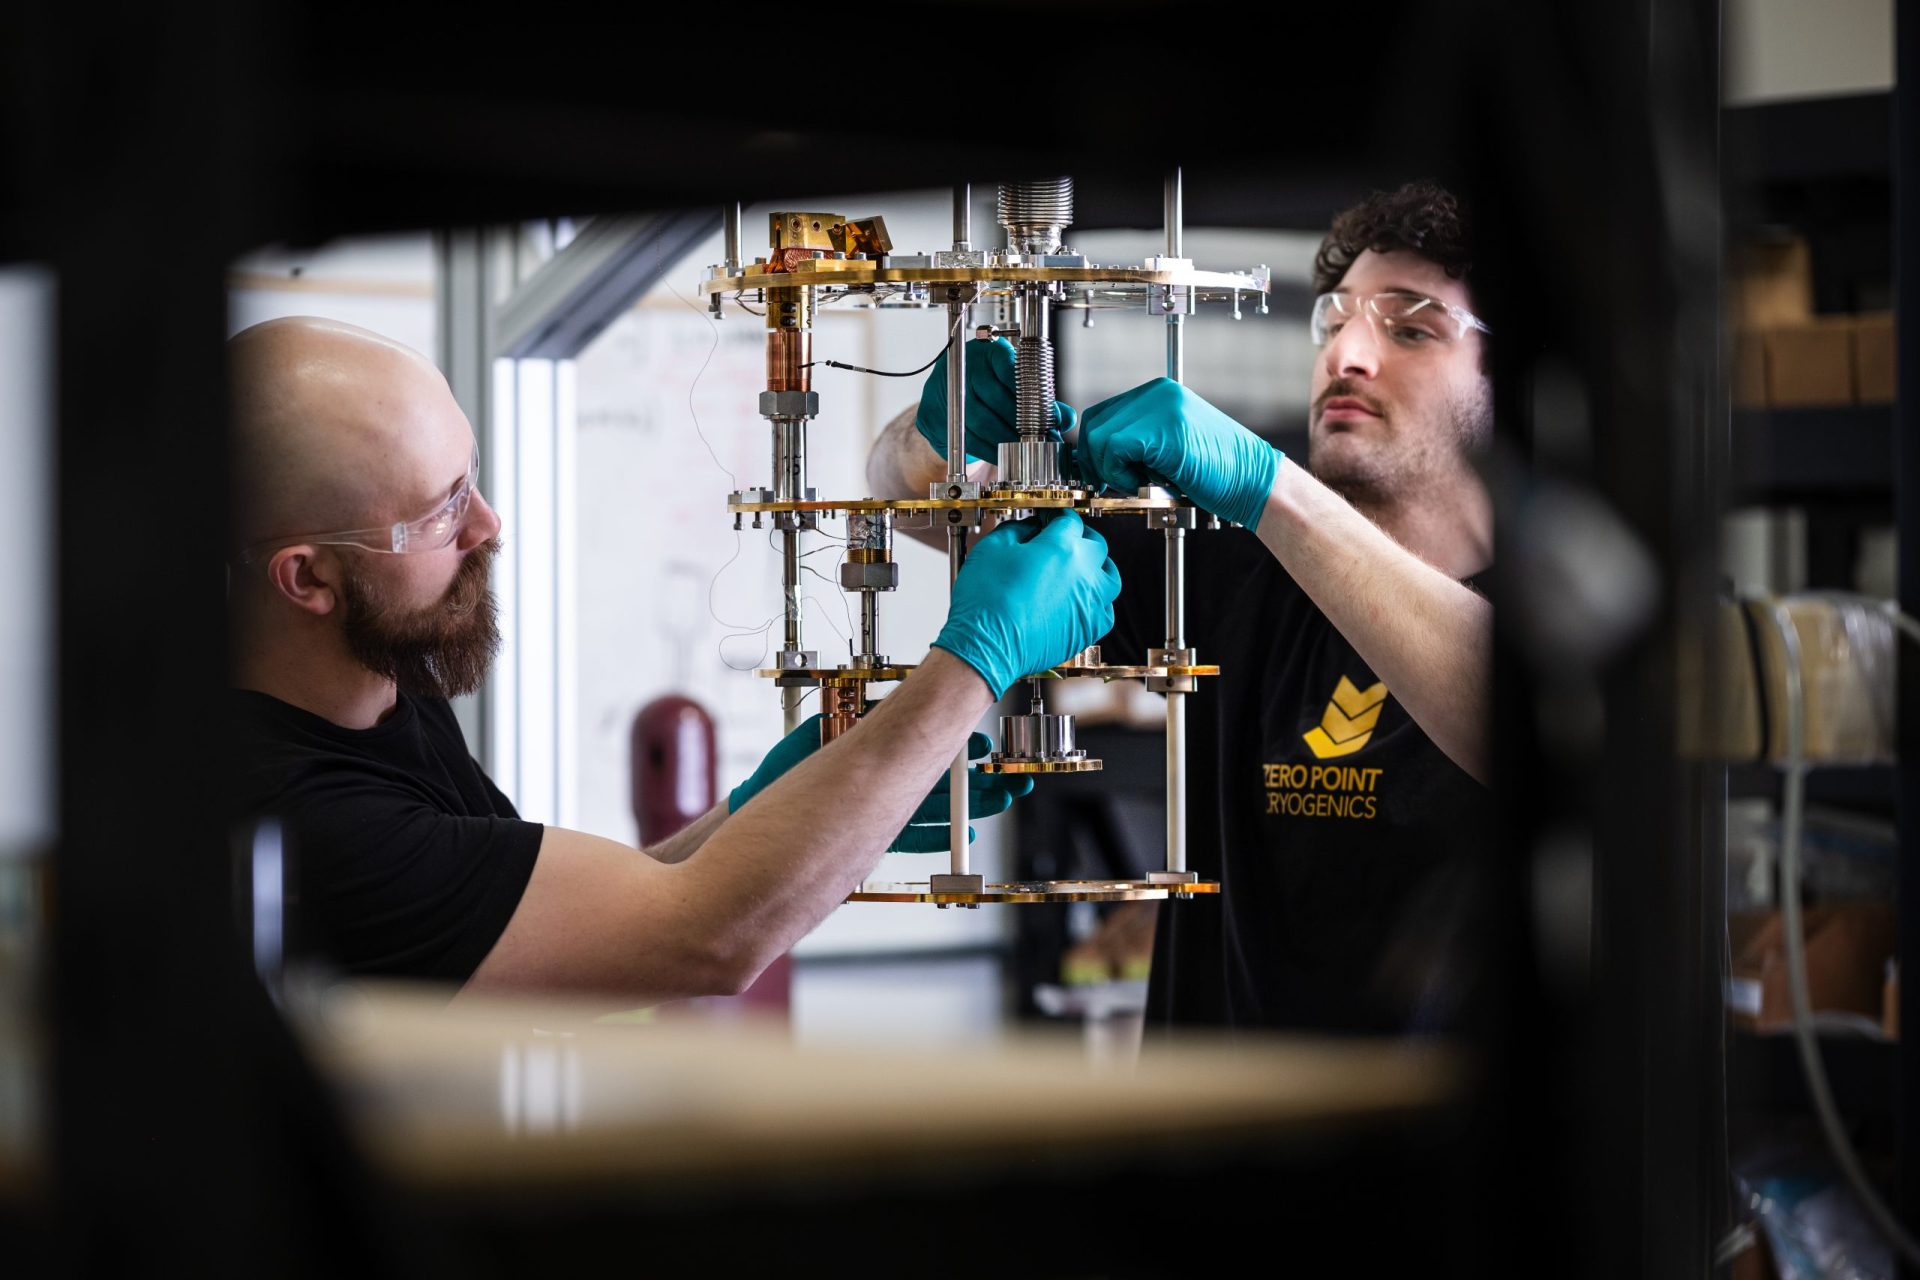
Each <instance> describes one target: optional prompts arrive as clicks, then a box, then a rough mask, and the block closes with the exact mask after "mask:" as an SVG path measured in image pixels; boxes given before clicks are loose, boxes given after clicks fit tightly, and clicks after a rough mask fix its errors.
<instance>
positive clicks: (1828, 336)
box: [1766, 316, 1854, 409]
mask: <svg viewBox="0 0 1920 1280" xmlns="http://www.w3.org/2000/svg"><path fill="white" fill-rule="evenodd" d="M1853 330H1854V325H1853V317H1852V316H1822V317H1818V318H1815V319H1812V320H1806V321H1802V322H1801V323H1799V324H1794V325H1780V326H1775V327H1773V328H1770V329H1768V330H1767V333H1766V366H1767V374H1766V379H1767V404H1768V405H1770V406H1771V407H1773V408H1775V409H1786V408H1796V407H1804V406H1812V405H1830V404H1852V403H1853Z"/></svg>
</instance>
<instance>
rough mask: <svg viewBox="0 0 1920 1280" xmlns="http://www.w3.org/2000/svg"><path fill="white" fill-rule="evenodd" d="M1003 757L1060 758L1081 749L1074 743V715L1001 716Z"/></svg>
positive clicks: (1021, 758) (1027, 758)
mask: <svg viewBox="0 0 1920 1280" xmlns="http://www.w3.org/2000/svg"><path fill="white" fill-rule="evenodd" d="M999 754H1000V756H1001V757H1002V758H1004V759H1014V760H1060V759H1064V758H1067V757H1071V756H1074V755H1076V754H1085V753H1084V752H1079V751H1078V750H1077V749H1076V748H1075V747H1074V745H1073V717H1072V716H1070V715H1069V716H1056V715H1048V714H1047V713H1045V712H1041V713H1040V714H1037V715H1023V716H1001V717H1000V753H999Z"/></svg>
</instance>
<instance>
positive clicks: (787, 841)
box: [686, 649, 992, 964]
mask: <svg viewBox="0 0 1920 1280" xmlns="http://www.w3.org/2000/svg"><path fill="white" fill-rule="evenodd" d="M991 703H992V697H991V695H990V694H989V692H988V690H987V686H986V683H985V681H983V680H982V679H981V678H980V676H979V675H978V674H977V673H975V672H974V670H973V668H971V667H969V666H968V665H967V664H966V663H964V662H962V661H960V660H959V659H958V658H955V657H953V656H952V655H951V654H949V653H947V652H945V651H944V650H940V649H935V650H933V651H932V652H930V653H929V654H928V655H927V660H926V662H925V663H923V664H922V665H921V667H920V668H919V670H917V671H916V672H914V674H913V675H912V676H911V677H909V678H908V679H907V680H905V681H903V682H902V683H901V685H900V687H899V688H898V689H896V690H895V691H894V692H893V694H892V695H891V696H889V697H887V698H885V699H884V700H882V701H881V703H880V705H879V706H878V707H876V708H874V710H873V711H871V712H870V713H868V715H867V716H866V717H865V718H864V719H863V720H862V721H861V723H860V724H858V725H856V726H855V727H854V729H853V730H852V731H851V732H849V733H847V734H846V735H845V736H844V737H841V738H839V739H837V740H836V741H834V742H832V743H829V744H828V745H826V746H825V747H822V748H821V749H820V751H819V752H818V753H817V754H815V755H814V756H812V757H811V758H810V759H808V760H807V761H806V762H805V763H804V764H802V765H800V766H799V767H797V768H795V769H794V770H793V771H792V772H790V773H788V774H787V775H786V776H784V777H782V778H781V779H779V780H778V781H777V782H775V783H774V784H773V785H772V786H770V787H768V788H767V789H766V790H765V791H763V792H762V793H761V794H760V795H758V796H756V797H755V798H754V800H753V802H752V803H750V804H748V805H746V806H745V807H743V808H742V809H741V810H740V812H739V813H736V814H734V815H733V816H732V817H731V818H729V819H727V821H726V822H725V824H724V825H723V826H722V827H721V828H720V829H719V830H718V831H717V832H715V833H714V834H713V835H712V836H711V837H710V838H709V839H708V840H707V841H706V843H705V845H704V846H702V847H701V849H700V856H699V857H697V858H695V859H694V860H693V861H692V862H690V863H688V864H687V867H686V871H687V872H688V873H690V874H692V875H693V876H695V877H696V883H697V888H696V889H695V892H694V900H693V901H692V902H690V903H689V907H690V909H691V910H692V911H693V912H694V913H695V914H696V915H697V917H699V927H701V928H704V929H707V930H710V931H711V936H712V937H713V939H715V941H716V943H717V944H718V945H719V946H720V947H721V949H723V950H729V951H731V950H735V949H737V950H739V951H741V952H744V953H751V954H752V955H754V956H755V957H756V958H757V959H758V960H759V962H760V963H763V964H764V963H766V962H769V961H771V960H772V959H773V958H774V957H775V956H778V955H780V954H782V953H783V952H785V951H786V950H787V949H789V948H790V947H792V945H793V944H794V943H795V942H797V941H799V939H800V938H802V937H803V936H805V935H806V934H807V932H808V931H810V930H811V929H812V928H813V927H814V926H815V925H816V924H818V923H819V922H820V921H821V920H822V919H824V918H825V917H826V915H827V914H828V913H829V912H831V911H832V910H833V909H834V908H835V907H836V906H838V905H839V904H840V902H841V901H842V900H843V899H845V897H846V896H847V894H848V893H849V892H851V891H852V890H853V888H854V887H855V886H856V885H857V884H858V883H859V882H860V880H861V879H862V878H863V877H864V876H865V875H866V874H867V873H868V872H869V871H871V870H872V869H873V866H874V864H875V863H876V862H877V861H879V858H880V854H881V852H882V851H883V850H884V849H885V848H886V846H887V844H888V842H889V841H891V840H892V839H893V837H894V835H895V834H896V833H898V832H899V830H900V828H901V827H902V826H904V825H905V824H906V821H907V819H908V818H909V817H910V816H911V815H912V813H913V811H914V809H915V808H916V807H917V806H918V805H919V803H920V801H921V800H922V799H924V798H925V796H926V794H927V791H928V789H929V788H930V787H932V786H933V784H934V782H935V780H937V779H938V778H939V776H940V774H941V773H942V771H944V770H945V769H946V768H947V766H948V765H949V764H950V763H951V762H952V760H953V758H954V756H955V755H956V754H958V752H959V751H960V749H961V747H962V745H963V744H964V743H965V742H966V739H967V734H968V733H969V732H971V731H972V729H973V726H974V724H975V723H976V722H977V721H978V720H979V718H980V717H981V715H983V714H984V713H985V712H986V709H987V707H988V706H989V705H991Z"/></svg>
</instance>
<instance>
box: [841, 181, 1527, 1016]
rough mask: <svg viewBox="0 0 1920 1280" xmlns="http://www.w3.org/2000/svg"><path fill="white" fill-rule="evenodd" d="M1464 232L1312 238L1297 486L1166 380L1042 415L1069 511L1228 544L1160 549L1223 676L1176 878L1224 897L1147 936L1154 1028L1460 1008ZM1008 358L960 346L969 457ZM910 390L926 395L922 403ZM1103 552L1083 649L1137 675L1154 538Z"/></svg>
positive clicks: (910, 484)
mask: <svg viewBox="0 0 1920 1280" xmlns="http://www.w3.org/2000/svg"><path fill="white" fill-rule="evenodd" d="M1470 232H1471V229H1470V225H1469V221H1468V218H1467V215H1466V212H1465V210H1464V209H1463V208H1462V207H1461V205H1460V202H1459V201H1457V200H1456V199H1455V197H1454V196H1453V195H1452V194H1451V193H1449V192H1448V191H1446V190H1444V189H1443V188H1441V187H1439V186H1437V185H1435V184H1433V183H1431V182H1414V183H1409V184H1407V185H1406V186H1403V187H1401V188H1400V189H1399V190H1397V191H1393V192H1388V193H1375V194H1373V195H1371V196H1369V197H1368V198H1367V199H1366V200H1364V201H1362V202H1361V203H1359V204H1358V205H1356V206H1354V207H1353V208H1350V209H1348V210H1346V211H1344V212H1343V213H1341V214H1340V215H1339V216H1338V217H1336V218H1335V219H1334V221H1333V225H1332V229H1331V231H1330V232H1329V234H1328V235H1327V237H1326V239H1325V241H1324V243H1323V244H1322V245H1321V247H1320V251H1319V254H1318V256H1317V257H1316V259H1315V262H1314V288H1315V293H1316V297H1315V301H1314V305H1313V311H1312V314H1311V317H1310V323H1311V333H1312V337H1313V341H1314V342H1315V344H1316V345H1317V347H1318V354H1317V356H1316V358H1315V361H1314V367H1313V378H1312V391H1311V400H1310V405H1309V408H1310V414H1309V421H1308V450H1307V458H1306V461H1305V465H1302V463H1301V461H1300V460H1299V459H1296V458H1291V457H1287V456H1285V455H1283V454H1282V453H1281V452H1280V451H1279V450H1277V449H1275V448H1273V447H1272V446H1270V445H1269V444H1267V443H1266V442H1265V441H1263V440H1262V439H1260V437H1258V436H1256V435H1255V434H1254V433H1253V432H1251V431H1249V430H1247V429H1246V428H1245V427H1243V426H1241V425H1240V424H1239V423H1237V422H1235V421H1233V420H1232V419H1231V418H1230V417H1228V416H1227V415H1226V414H1224V413H1222V412H1221V411H1220V410H1218V409H1216V408H1214V407H1213V406H1212V405H1210V404H1208V403H1207V402H1206V400H1204V399H1203V398H1202V397H1201V396H1200V394H1198V393H1197V392H1196V391H1195V390H1194V389H1193V388H1191V387H1187V386H1183V385H1181V384H1178V383H1174V382H1171V381H1169V380H1168V379H1165V378H1156V379H1154V380H1153V381H1151V382H1147V383H1144V384H1142V385H1140V386H1137V387H1134V388H1132V389H1131V390H1128V391H1125V392H1122V393H1121V394H1119V395H1117V396H1114V397H1112V398H1110V399H1108V400H1104V401H1102V402H1100V403H1099V404H1096V405H1093V406H1091V407H1089V408H1087V409H1085V410H1084V411H1083V412H1081V413H1078V414H1075V413H1074V411H1073V410H1072V409H1071V408H1070V407H1069V406H1066V405H1062V406H1061V410H1060V421H1061V426H1062V434H1063V436H1064V437H1065V438H1066V439H1068V441H1069V442H1070V443H1072V444H1073V446H1074V451H1075V455H1076V457H1077V461H1078V465H1079V467H1080V471H1081V474H1082V476H1083V478H1084V479H1085V481H1086V482H1087V483H1088V484H1089V485H1091V486H1093V487H1096V488H1098V487H1105V488H1107V489H1111V490H1117V491H1120V492H1132V491H1134V490H1136V489H1138V488H1140V487H1142V486H1144V485H1149V484H1159V485H1166V486H1168V487H1170V488H1172V489H1175V490H1176V491H1178V492H1180V493H1182V494H1184V495H1185V496H1186V497H1187V498H1189V499H1190V500H1191V501H1192V502H1193V503H1194V504H1195V505H1196V506H1198V507H1201V508H1202V509H1204V510H1206V511H1208V512H1211V513H1212V514H1214V515H1217V516H1219V517H1221V518H1222V519H1223V520H1227V521H1231V522H1233V523H1234V524H1237V525H1239V526H1241V528H1240V529H1237V530H1236V529H1229V530H1223V531H1222V532H1220V533H1217V534H1202V535H1199V536H1195V537H1192V538H1190V539H1189V543H1188V546H1189V554H1188V556H1187V601H1188V604H1187V642H1188V644H1189V645H1191V646H1194V647H1195V648H1197V650H1198V652H1199V654H1200V655H1201V658H1202V660H1203V661H1207V662H1217V663H1219V664H1220V667H1221V672H1222V674H1221V676H1220V677H1219V678H1218V679H1217V680H1203V681H1201V682H1200V690H1199V692H1197V693H1195V694H1192V695H1189V697H1190V703H1191V711H1190V724H1189V736H1188V764H1189V784H1188V803H1189V814H1188V823H1189V825H1188V849H1189V858H1188V866H1189V867H1190V868H1191V869H1193V870H1195V871H1197V872H1198V873H1199V874H1200V875H1201V876H1202V877H1203V878H1205V879H1210V880H1212V879H1217V880H1219V881H1220V882H1221V886H1222V898H1221V901H1220V902H1219V904H1218V906H1217V907H1216V906H1215V905H1214V904H1212V903H1209V902H1206V901H1204V900H1202V901H1196V902H1193V903H1185V904H1180V905H1179V906H1177V907H1175V908H1172V909H1166V908H1163V909H1162V911H1161V920H1160V927H1159V929H1158V934H1157V937H1156V940H1155V948H1154V963H1153V976H1152V982H1151V984H1150V993H1149V998H1148V1013H1149V1018H1150V1021H1151V1023H1152V1025H1155V1026H1167V1025H1174V1024H1184V1025H1194V1024H1205V1025H1219V1026H1229V1027H1249V1028H1254V1027H1265V1028H1291V1029H1312V1030H1323V1031H1338V1032H1395V1031H1408V1030H1422V1029H1432V1028H1436V1027H1444V1026H1446V1025H1448V1023H1449V1022H1450V1020H1451V1019H1452V1017H1453V1015H1454V1014H1455V1013H1456V1012H1457V1010H1458V1005H1459V999H1460V996H1461V993H1462V989H1463V985H1464V983H1465V981H1466V977H1465V975H1464V974H1463V973H1462V972H1460V971H1459V970H1458V969H1457V968H1456V967H1455V966H1454V963H1453V962H1454V960H1455V959H1456V958H1457V957H1458V956H1459V955H1460V954H1461V950H1462V949H1461V948H1460V947H1459V946H1458V935H1459V930H1460V928H1461V925H1462V921H1463V919H1464V907H1463V903H1464V902H1465V901H1467V898H1468V895H1467V894H1466V893H1465V891H1464V889H1463V885H1465V884H1466V883H1468V877H1469V874H1470V873H1471V871H1472V870H1473V869H1474V867H1475V865H1476V863H1477V862H1478V860H1479V859H1480V858H1482V857H1483V856H1484V854H1485V852H1486V849H1487V848H1488V847H1489V843H1490V841H1489V835H1490V828H1491V823H1490V817H1491V813H1490V811H1491V796H1490V793H1489V791H1488V789H1487V786H1486V782H1487V769H1488V763H1487V761H1488V754H1489V753H1488V744H1487V742H1486V740H1485V735H1486V720H1487V705H1488V698H1489V686H1490V683H1491V669H1490V668H1491V648H1492V634H1493V609H1492V606H1491V605H1490V604H1489V603H1488V601H1487V599H1486V598H1485V596H1484V595H1482V594H1481V592H1480V591H1479V590H1478V588H1477V585H1476V579H1480V578H1483V577H1484V575H1485V574H1486V572H1487V571H1488V570H1489V568H1490V567H1491V563H1492V549H1493V515H1492V504H1491V501H1490V499H1489V497H1488V494H1487V491H1486V488H1485V486H1484V484H1483V483H1482V482H1481V480H1480V477H1479V475H1478V472H1477V470H1476V467H1475V461H1474V459H1475V455H1476V454H1477V453H1478V452H1479V451H1480V450H1481V449H1483V448H1484V446H1485V445H1486V443H1487V442H1488V440H1489V438H1490V436H1491V434H1492V401H1493V397H1492V385H1491V379H1490V376H1489V372H1488V369H1489V361H1488V342H1489V341H1490V338H1491V331H1490V329H1489V328H1488V326H1487V325H1486V324H1485V323H1484V322H1483V321H1482V320H1481V319H1480V318H1479V317H1478V316H1477V315H1476V314H1475V301H1474V298H1473V294H1472V288H1471V273H1472V257H1473V253H1472V242H1471V234H1470ZM1012 358H1013V353H1012V350H1011V348H1010V347H1008V345H1007V344H1006V343H1004V342H994V341H975V342H971V343H969V344H968V365H969V370H968V373H969V377H968V388H969V397H968V400H969V403H968V411H967V429H968V437H969V441H970V443H971V442H972V441H973V440H974V439H975V438H976V437H978V438H979V439H980V440H981V441H983V442H984V443H987V444H990V443H992V442H993V439H994V437H995V434H996V431H997V430H998V424H1000V423H1005V424H1011V423H1012V422H1013V421H1014V413H1013V409H1012V403H1011V397H1012V392H1011V387H1012V385H1013V379H1012V377H1011V376H1006V377H1004V378H1003V377H999V376H996V374H997V373H1008V372H1010V365H1011V361H1012ZM1002 364H1005V365H1008V366H1009V369H1000V368H999V366H1000V365H1002ZM936 383H937V384H938V386H939V390H940V392H941V394H942V395H943V394H944V385H945V369H944V367H940V368H936V369H935V370H934V372H933V374H932V376H931V378H930V379H929V382H928V389H929V390H928V395H929V396H932V395H933V393H934V388H935V384H936ZM996 396H998V397H999V399H1000V400H1004V401H1005V402H1006V403H996V402H995V397H996ZM939 403H940V404H941V405H944V400H943V399H941V400H940V401H939ZM925 404H926V399H925V398H923V407H922V409H921V411H919V412H917V413H916V412H912V411H910V412H908V413H906V414H902V415H901V417H900V418H898V419H897V420H896V421H895V422H894V423H893V424H891V425H890V426H889V427H888V429H887V431H886V432H885V433H884V434H883V436H882V438H881V440H880V442H879V443H878V444H877V445H876V446H875V450H874V454H873V456H872V458H871V459H870V461H869V468H868V476H869V479H870V480H871V481H872V483H873V484H874V486H875V492H879V493H898V494H900V495H901V496H909V495H912V494H916V493H921V494H924V493H925V492H926V491H927V488H926V487H927V483H928V482H929V481H930V480H935V479H939V478H940V477H941V476H943V475H944V473H945V463H944V454H943V453H942V452H941V451H942V450H943V449H944V445H945V439H946V426H945V415H944V410H942V411H941V412H939V413H930V412H927V411H926V409H925V407H924V406H925ZM1005 434H1006V435H1007V436H1008V437H1009V438H1011V435H1012V432H1011V431H1010V430H1007V431H1006V432H1005ZM987 451H988V452H991V450H990V449H989V450H987ZM969 452H970V453H971V452H973V450H971V449H970V450H969ZM990 472H991V467H990V466H986V465H983V466H980V467H977V468H975V469H973V471H970V475H972V476H973V478H976V479H990V478H991V476H990ZM1103 530H1104V532H1105V533H1106V536H1107V538H1108V543H1109V546H1110V547H1111V549H1112V554H1113V558H1114V561H1115V563H1116V564H1117V565H1118V566H1119V568H1120V571H1121V575H1122V580H1123V581H1124V583H1125V584H1126V586H1125V588H1124V590H1123V591H1122V593H1121V596H1120V600H1119V602H1118V605H1117V606H1116V620H1115V625H1114V629H1113V632H1112V633H1111V634H1110V635H1109V636H1108V637H1107V638H1106V640H1105V641H1104V642H1103V649H1104V652H1106V653H1107V654H1108V655H1110V657H1109V659H1108V660H1109V661H1116V662H1141V661H1144V660H1145V651H1146V650H1147V649H1148V648H1150V647H1155V646H1160V645H1163V644H1165V643H1166V638H1165V636H1164V621H1163V617H1162V602H1163V597H1162V590H1161V583H1162V581H1163V577H1162V573H1163V570H1162V559H1163V545H1164V544H1163V541H1162V535H1161V534H1160V533H1158V532H1157V531H1153V530H1148V529H1145V528H1144V527H1142V523H1141V522H1140V521H1137V520H1109V521H1105V522H1103Z"/></svg>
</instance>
